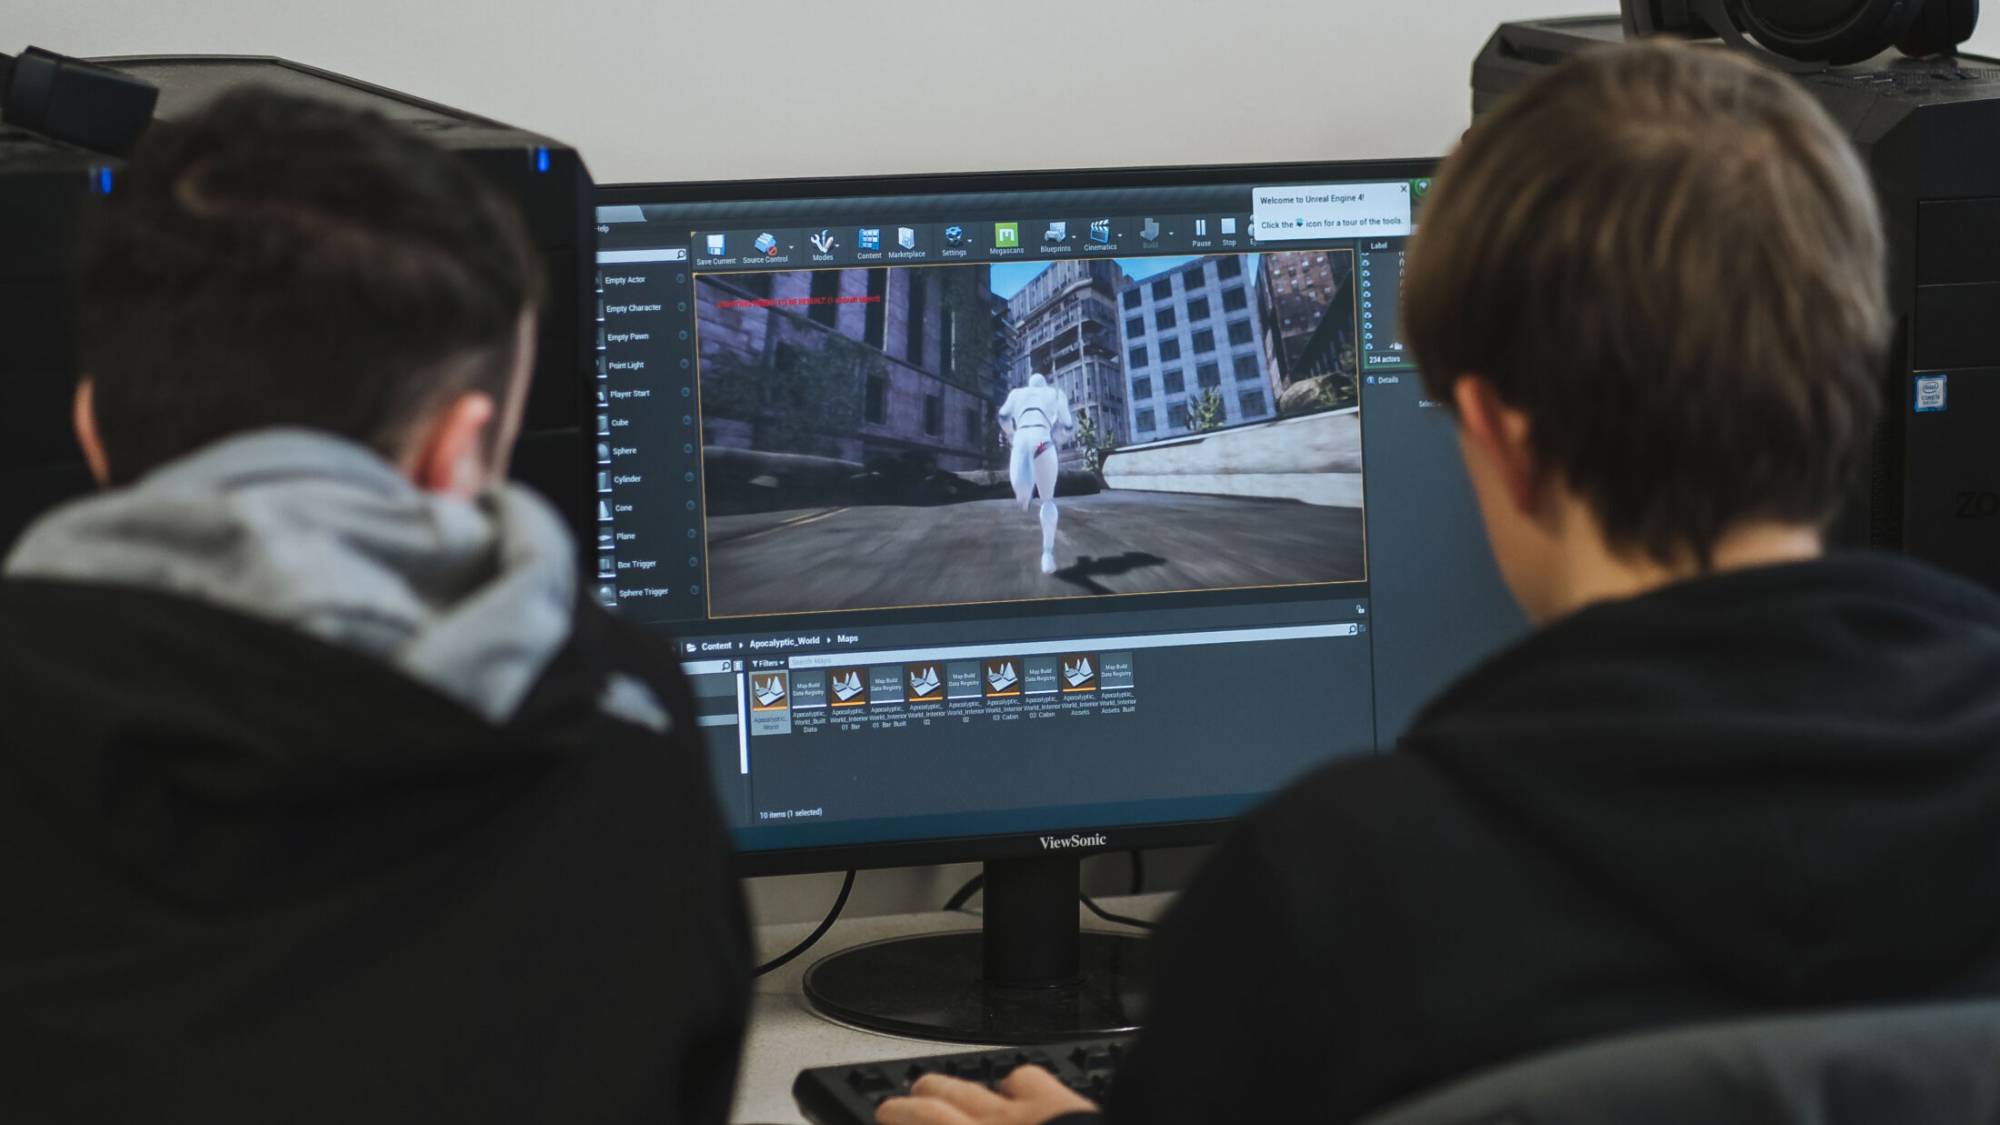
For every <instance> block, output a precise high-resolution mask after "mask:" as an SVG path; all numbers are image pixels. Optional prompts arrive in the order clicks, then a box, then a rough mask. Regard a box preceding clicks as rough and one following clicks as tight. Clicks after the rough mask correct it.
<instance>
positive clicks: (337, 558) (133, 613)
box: [0, 91, 749, 1125]
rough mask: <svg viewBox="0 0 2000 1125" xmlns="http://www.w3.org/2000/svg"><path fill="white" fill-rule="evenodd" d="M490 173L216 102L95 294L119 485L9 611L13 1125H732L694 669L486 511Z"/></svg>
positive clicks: (502, 498)
mask: <svg viewBox="0 0 2000 1125" xmlns="http://www.w3.org/2000/svg"><path fill="white" fill-rule="evenodd" d="M539 276H540V267H539V266H538V264H537V262H536V258H535V255H534V253H533V251H532V249H531V248H530V246H529V244H528V242H527V240H526V236H525V234H524V232H523V230H522V227H521V224H520V222H519V220H518V218H517V217H516V216H514V215H513V214H512V213H511V212H510V210H509V208H508V207H507V205H506V204H505V203H504V201H502V200H501V199H500V198H499V197H498V196H497V195H496V194H495V193H494V192H493V191H492V190H491V189H490V188H489V187H487V186H486V185H485V184H484V182H483V181H482V180H481V179H480V178H479V177H478V176H477V174H476V173H474V172H473V171H472V170H471V169H470V168H469V167H468V166H466V165H464V164H462V163H461V162H459V161H457V160H456V159H454V158H452V157H451V156H449V155H447V154H445V153H444V152H442V151H440V150H438V149H437V148H435V147H434V146H432V145H430V144H428V143H427V142H425V141H423V140H421V139H419V138H418V137H416V136H415V135H413V134H410V133H407V132H405V131H403V130H402V129H400V128H398V127H395V126H392V125H391V124H390V123H388V122H387V121H385V120H383V119H381V118H379V117H376V116H374V115H372V114H367V113H362V112H358V111H354V110H349V109H345V108H340V107H335V106H330V105H324V104H318V103H314V102H310V101H304V100H300V99H297V98H293V97H289V96H284V95H279V94H276V93H273V92H268V91H261V92H260V91H246V92H241V93H235V94H230V95H226V96H225V97H223V98H222V99H221V100H220V101H218V102H217V103H216V104H214V105H213V106H212V107H211V108H209V109H208V110H206V111H205V112H202V113H200V114H198V115H195V116H194V117H192V118H189V119H187V120H184V121H182V122H181V123H180V124H179V127H178V128H176V129H175V130H173V131H171V132H166V131H159V130H156V131H155V132H154V134H152V135H150V136H149V137H148V138H147V140H146V141H145V142H144V144H143V145H142V147H141V150H140V151H139V152H138V153H137V154H135V156H134V159H133V162H132V164H131V167H130V170H129V172H128V174H126V175H125V176H124V177H122V178H121V180H120V183H119V188H118V191H117V192H116V193H115V194H113V195H112V196H111V198H110V199H109V200H108V201H107V202H106V206H105V208H104V213H103V215H102V216H101V220H100V222H99V223H98V225H97V227H96V229H95V230H94V231H92V232H91V234H90V237H89V241H88V248H87V250H86V253H85V258H84V261H83V263H82V266H81V296H80V301H79V332H78V339H79V347H80V352H81V359H82V361H83V369H84V370H85V371H86V372H87V373H88V378H86V379H85V380H84V381H83V383H82V384H81V385H80V387H79V388H78V394H77V403H76V423H77V431H78V437H79V440H80V442H81V444H82V446H83V449H84V452H85V454H86V455H87V457H88V460H89V461H90V464H91V467H92V469H93V471H94V473H95V474H96V476H97V477H98V479H99V480H100V481H101V482H102V483H104V484H105V485H107V486H108V488H107V490H106V491H104V492H103V493H102V494H100V495H99V496H97V497H94V498H91V499H86V500H83V501H80V502H78V503H75V504H73V505H70V506H68V507H66V508H63V509H59V510H57V511H55V512H53V513H51V514H50V515H48V516H47V517H45V518H44V519H43V520H41V521H40V522H39V523H37V524H36V525H34V526H33V527H32V528H30V529H29V530H28V531H27V532H26V533H25V535H24V536H23V537H22V539H21V541H20V542H19V543H18V544H17V545H16V547H15V549H14V550H13V551H12V553H11V555H10V556H9V557H8V558H7V560H6V563H5V578H4V581H0V730H4V732H5V733H4V737H0V888H4V893H0V1060H4V1061H0V1120H4V1121H6V1122H9V1123H10V1125H39V1123H43V1122H58V1121H60V1122H66V1123H67V1122H127V1121H134V1120H149V1121H189V1122H192V1121H203V1122H259V1123H264V1122H276V1121H284V1122H307V1123H317V1122H325V1123H328V1125H332V1123H335V1122H339V1123H343V1125H352V1123H354V1122H364V1121H365V1122H395V1121H411V1122H416V1121H423V1122H442V1121H479V1122H523V1123H526V1122H557V1121H560V1122H588V1121H605V1122H611V1121H616V1122H634V1121H652V1122H664V1123H689V1125H695V1123H712V1122H721V1121H723V1120H724V1119H725V1117H726V1115H727V1112H728V1107H729V1104H730V1098H731V1093H732V1087H733V1085H734V1081H735V1075H736V1067H737V1055H738V1050H739V1043H740V1038H741V1035H742V1031H743V1027H744V1020H745V1015H746V1011H747V1006H748V998H749V997H748V993H749V989H748V977H749V968H748V942H747V933H746V927H745V921H744V914H743V908H742V903H741V900H740V898H739V894H738V890H737V887H736V884H735V882H734V881H733V880H732V879H731V877H730V874H729V864H728V843H727V840H726V837H725V834H724V831H723V827H722V822H721V817H720V815H719V812H718V810H717V809H716V808H715V806H714V803H713V798H712V791H711V788H710V781H709V778H708V776H707V769H706V765H705V761H704V758H703V755H702V751H701V750H700V744H699V740H698V739H697V737H696V732H695V728H694V723H693V719H692V716H693V709H692V706H691V703H690V701H689V700H688V698H687V695H686V689H685V685H684V684H683V682H682V681H681V680H680V678H679V673H678V671H677V667H678V665H677V661H676V659H675V657H674V655H673V653H672V652H671V650H670V649H669V648H667V647H665V646H664V645H663V644H659V643H656V642H653V641H651V640H649V639H647V638H645V637H643V636H642V635H640V634H639V633H637V632H636V631H635V630H633V629H631V628H629V627H625V626H622V625H620V624H619V623H618V622H617V621H615V620H613V619H612V618H610V617H608V616H607V615H606V614H605V613H604V612H603V611H602V610H600V609H599V608H598V607H597V606H596V605H595V604H594V603H593V602H592V601H591V599H590V598H589V597H587V596H586V593H585V591H584V589H582V588H581V587H582V584H581V583H580V582H579V581H578V573H579V572H578V566H577V561H576V553H575V550H574V547H573V545H572V543H571V541H570V538H569V536H568V534H567V532H566V531H565V529H564V527H563V525H562V523H561V522H560V520H559V519H558V517H557V516H556V514H555V513H554V511H553V510H552V509H551V508H550V507H549V506H548V505H547V504H546V503H545V502H544V501H542V500H541V499H539V498H538V497H536V496H534V495H533V494H531V493H529V492H528V491H526V490H524V489H522V488H520V487H518V486H514V485H509V484H506V483H505V478H506V460H507V458H506V453H507V450H508V449H509V448H510V447H511V445H512V442H513V438H514V434H515V431H516V430H517V428H518V426H519V423H520V416H521V410H522V402H523V400H524V396H525V393H526V386H527V382H528V373H529V368H530V364H531V362H532V357H533V355H534V352H535V348H534V315H533V314H534V310H535V307H536V304H537V302H538V300H539V294H538V292H537V285H538V278H539Z"/></svg>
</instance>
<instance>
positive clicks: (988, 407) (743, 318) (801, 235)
mask: <svg viewBox="0 0 2000 1125" xmlns="http://www.w3.org/2000/svg"><path fill="white" fill-rule="evenodd" d="M1431 170H1432V166H1431V164H1430V163H1428V162H1422V161H1394V162H1384V163H1344V164H1292V165H1275V166H1260V167H1248V166H1244V167H1204V168H1171V169H1152V170H1137V171H1135V170H1120V171H1091V172H1048V173H1007V174H993V175H976V176H921V177H899V178H870V179H848V180H813V181H775V182H755V183H740V182H739V183H701V184H675V185H632V186H620V187H611V188H606V189H603V190H601V192H600V195H599V203H600V206H599V208H598V212H597V220H598V232H597V233H598V239H599V247H600V249H599V252H598V265H597V271H598V276H597V286H598V289H599V297H600V301H599V305H598V310H599V312H598V315H599V318H600V320H601V322H602V323H601V325H600V329H601V331H600V332H599V333H598V343H597V347H598V361H597V367H596V371H595V377H596V379H597V380H598V382H599V385H600V386H601V387H602V388H603V390H604V394H603V396H602V399H601V401H602V402H603V403H604V404H605V405H602V406H600V407H599V409H598V414H597V417H596V418H595V419H594V428H593V432H594V433H595V434H597V435H598V436H597V438H596V440H597V441H598V442H600V443H602V445H601V446H600V449H603V448H605V447H608V454H609V461H608V467H607V468H605V469H604V471H603V473H602V474H601V475H600V477H599V478H598V479H599V491H600V493H601V495H600V496H599V497H598V500H599V503H598V505H597V509H596V513H597V549H598V553H599V560H598V565H597V567H595V568H594V570H593V572H594V573H596V574H598V575H601V577H600V578H599V579H598V585H597V593H598V596H599V597H600V598H601V599H602V600H603V602H604V603H605V604H606V605H610V606H615V607H616V610H617V612H618V613H620V614H622V615H623V616H625V617H626V618H628V619H630V620H633V621H636V622H640V623H642V624H646V625H653V626H657V627H658V628H659V629H660V630H662V631H663V632H664V633H666V634H668V635H670V636H671V637H672V638H673V639H674V644H675V645H676V648H677V653H678V655H679V656H680V658H681V659H682V660H683V662H684V667H685V670H686V671H687V673H688V675H689V676H690V679H691V682H692V683H693V685H694V689H695V692H696V695H697V697H698V699H699V701H700V707H701V719H700V721H701V723H702V724H703V727H704V732H705V734H706V735H707V739H708V745H709V747H710V750H711V752H712V756H713V767H714V772H715V775H716V779H717V782H718V784H719V786H720V795H721V800H722V805H723V808H724V809H725V811H726V814H727V816H728V819H729V823H730V828H731V830H732V832H733V833H734V837H735V843H736V846H737V848H738V849H739V852H740V856H741V859H742V864H743V868H744V870H745V871H746V872H747V873H752V874H756V873H777V872H800V871H813V870H832V869H844V868H848V867H872V866H885V865H895V864H908V863H925V862H939V861H957V860H973V859H977V860H984V861H986V863H987V885H986V905H985V915H986V921H985V930H984V933H983V934H971V935H946V936H939V937H933V938H925V939H915V940H912V941H905V942H901V943H892V944H888V945H884V946H876V947H866V948H864V949H861V950H856V951H850V952H848V953H844V954H841V955H837V956H836V957H833V958H829V959H827V960H825V961H822V962H821V963H820V964H818V965H816V966H815V967H814V968H813V969H812V971H811V972H810V973H809V974H808V976H807V983H806V987H807V992H808V995H809V996H810V997H811V999H812V1001H813V1003H814V1004H816V1005H817V1006H819V1007H820V1008H821V1009H822V1010H823V1011H826V1012H828V1013H830V1014H832V1015H834V1016H836V1017H837V1018H840V1019H843V1020H846V1021H849V1022H852V1023H857V1024H861V1025H863V1026H868V1027H874V1028H878V1029H882V1030H887V1031H892V1032H902V1033H906V1034H912V1035H921V1036H927V1037H941V1038H955V1039H960V1040H964V1041H968V1042H1020V1041H1033V1040H1046V1039H1054V1038H1060V1037H1062V1036H1064V1035H1075V1034H1085V1033H1093V1032H1103V1031H1110V1030H1117V1029H1120V1028H1128V1027H1130V1026H1132V1025H1133V1024H1134V1023H1135V1022H1136V1020H1137V1018H1138V1012H1137V1004H1138V997H1139V993H1140V991H1141V982H1142V981H1143V975H1144V957H1143V949H1141V948H1137V947H1135V946H1134V944H1133V943H1130V942H1129V941H1121V940H1119V939H1113V938H1110V937H1108V936H1106V935H1098V934H1086V935H1083V937H1082V938H1081V939H1079V936H1078V932H1077V923H1076V890H1077V862H1078V860H1079V859H1080V858H1082V857H1083V856H1086V855H1089V854H1092V853H1094V852H1100V851H1104V850H1107V849H1126V848H1135V847H1142V846H1153V845H1163V844H1182V843H1194V842H1202V841H1207V840H1212V839H1215V838H1216V837H1218V836H1219V835H1220V834H1221V832H1222V831H1223V830H1224V829H1225V827H1226V826H1227V824H1228V822H1229V820H1230V819H1231V818H1232V817H1235V816H1237V815H1239V814H1240V813H1242V812H1243V811H1244V810H1246V809H1248V808H1249V807H1251V806H1252V805H1254V804H1255V803H1256V802H1258V801H1259V800H1261V799H1262V798H1264V797H1265V796H1267V795H1268V794H1270V793H1272V792H1273V791H1274V790H1276V789H1277V788H1279V787H1280V786H1282V785H1284V784H1285V783H1286V782H1288V781H1290V780H1292V779H1293V778H1296V777H1298V776H1299V775H1301V774H1302V773H1305V772H1307V771H1309V770H1311V769H1313V768H1315V767H1317V766H1319V765H1321V764H1323V763H1326V762H1329V761H1332V760H1334V759H1335V758H1338V757H1340V756H1341V755H1347V754H1368V753H1376V752H1381V751H1385V750H1389V749H1390V748H1391V747H1392V746H1393V745H1394V743H1395V741H1396V739H1397V737H1398V735H1399V734H1400V732H1401V731H1403V730H1404V729H1405V727H1407V726H1408V724H1409V723H1410V721H1411V718H1412V716H1413V715H1414V714H1415V713H1416V711H1417V710H1418V708H1419V707H1421V706H1422V704H1423V703H1424V701H1425V700H1426V699H1427V698H1428V697H1429V696H1430V695H1431V694H1432V693H1433V692H1435V691H1436V690H1437V689H1438V688H1440V687H1441V686H1443V685H1444V684H1445V683H1446V682H1447V681H1449V680H1450V679H1451V678H1452V677H1453V676H1455V675H1456V674H1458V673H1459V672H1461V671H1463V670H1464V669H1465V668H1466V667H1467V666H1469V665H1470V664H1472V663H1473V662H1475V661H1477V660H1478V659H1479V658H1481V657H1482V656H1484V655H1486V654H1488V653H1489V652H1491V651H1492V650H1493V649H1494V648H1495V647H1497V646H1498V645H1500V644H1502V643H1503V642H1504V641H1506V640H1507V639H1508V638H1510V637H1511V636H1513V635H1514V634H1516V633H1517V632H1518V631H1519V629H1520V628H1521V621H1520V618H1519V617H1518V614H1517V611H1516V610H1515V608H1514V607H1513V605H1512V603H1511V601H1510V600H1509V599H1508V597H1507V595H1506V593H1505V591H1504V589H1503V587H1502V585H1501V583H1500V582H1499V580H1498V578H1497V576H1496V574H1495V573H1494V570H1493V567H1492V563H1491V559H1490V556H1489V554H1488V552H1487V548H1486V545H1485V542H1484V540H1483V538H1482V535H1481V530H1480V525H1479V521H1478V517H1477V514H1476V511H1475V509H1474V506H1473V503H1472V500H1471V497H1470V494H1469V490H1468V489H1467V487H1466V485H1465V483H1464V480H1463V471H1462V468H1461V466H1460V463H1459V454H1458V451H1457V447H1456V445H1455V442H1454V438H1453V436H1452V432H1451V428H1450V424H1449V421H1448V418H1447V416H1446V411H1445V410H1444V409H1443V407H1442V405H1441V404H1440V403H1437V402H1433V401H1430V400H1429V399H1428V398H1427V397H1426V396H1425V393H1424V391H1423V388H1422V386H1421V384H1420V382H1419V381H1418V379H1417V377H1416V373H1415V371H1414V370H1413V369H1412V364H1411V361H1410V358H1409V355H1408V353H1407V352H1406V351H1405V349H1404V346H1403V342H1402V337H1401V334H1400V328H1399V322H1398V317H1397V305H1398V300H1399V292H1400V286H1401V278H1402V271H1403V255H1404V246H1405V243H1406V242H1407V240H1408V238H1409V236H1410V234H1411V232H1412V230H1413V229H1414V226H1415V224H1416V223H1417V222H1418V221H1420V219H1421V216H1422V212H1423V200H1424V195H1425V192H1426V191H1427V190H1428V188H1429V184H1430V180H1429V178H1428V177H1429V176H1430V174H1431ZM599 459H600V460H603V459H604V458H603V455H602V454H600V457H599Z"/></svg>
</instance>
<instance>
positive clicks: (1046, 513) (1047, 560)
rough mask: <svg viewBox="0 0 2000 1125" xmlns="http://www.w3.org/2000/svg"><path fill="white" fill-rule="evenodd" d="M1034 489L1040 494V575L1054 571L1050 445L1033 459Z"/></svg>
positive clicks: (1053, 470)
mask: <svg viewBox="0 0 2000 1125" xmlns="http://www.w3.org/2000/svg"><path fill="white" fill-rule="evenodd" d="M1035 488H1036V489H1037V490H1039V491H1040V492H1041V494H1042V513H1041V514H1042V573H1043V574H1054V573H1055V571H1056V521H1057V520H1058V519H1060V518H1062V517H1061V516H1060V515H1059V514H1058V513H1057V511H1056V451H1055V447H1054V446H1053V445H1051V446H1050V447H1049V448H1047V449H1044V450H1043V451H1042V452H1041V453H1040V455H1038V456H1037V457H1036V458H1035Z"/></svg>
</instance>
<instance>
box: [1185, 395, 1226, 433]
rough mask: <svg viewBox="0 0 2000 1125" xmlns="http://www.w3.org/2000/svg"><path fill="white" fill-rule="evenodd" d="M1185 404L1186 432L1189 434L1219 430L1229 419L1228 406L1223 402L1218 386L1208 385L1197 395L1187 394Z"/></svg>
mask: <svg viewBox="0 0 2000 1125" xmlns="http://www.w3.org/2000/svg"><path fill="white" fill-rule="evenodd" d="M1187 405H1188V432H1189V433H1191V434H1205V433H1207V432H1208V431H1210V430H1219V429H1221V428H1222V426H1223V423H1225V422H1227V421H1228V420H1229V417H1228V407H1227V406H1225V405H1224V404H1223V401H1222V390H1221V388H1219V387H1210V388H1208V389H1207V390H1205V391H1203V392H1202V393H1201V394H1200V395H1198V396H1197V395H1189V396H1188V400H1187Z"/></svg>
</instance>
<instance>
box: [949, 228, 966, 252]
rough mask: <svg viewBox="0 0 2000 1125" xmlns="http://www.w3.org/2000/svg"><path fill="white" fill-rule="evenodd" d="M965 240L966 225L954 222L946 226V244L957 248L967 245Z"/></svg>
mask: <svg viewBox="0 0 2000 1125" xmlns="http://www.w3.org/2000/svg"><path fill="white" fill-rule="evenodd" d="M965 241H966V239H965V228H964V227H962V226H960V225H958V224H957V223H953V224H951V225H950V226H948V227H946V228H944V244H945V245H946V246H950V247H954V248H956V247H959V246H963V245H965Z"/></svg>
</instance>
